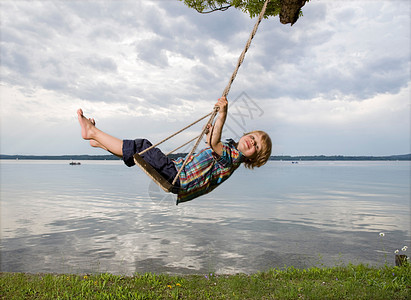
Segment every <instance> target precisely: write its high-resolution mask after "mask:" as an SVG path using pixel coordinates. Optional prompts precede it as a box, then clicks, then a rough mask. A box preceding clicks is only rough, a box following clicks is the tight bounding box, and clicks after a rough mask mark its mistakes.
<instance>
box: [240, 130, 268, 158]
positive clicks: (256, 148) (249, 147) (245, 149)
mask: <svg viewBox="0 0 411 300" xmlns="http://www.w3.org/2000/svg"><path fill="white" fill-rule="evenodd" d="M261 138H262V135H261V134H260V133H258V132H253V133H250V134H246V135H244V136H242V137H241V138H240V140H239V141H238V145H237V149H238V150H239V151H240V152H241V153H242V154H243V155H244V156H245V157H247V158H249V159H253V158H254V157H255V156H256V155H257V153H258V152H260V151H261V147H262V144H261Z"/></svg>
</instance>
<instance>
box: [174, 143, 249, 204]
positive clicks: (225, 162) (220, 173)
mask: <svg viewBox="0 0 411 300" xmlns="http://www.w3.org/2000/svg"><path fill="white" fill-rule="evenodd" d="M222 144H223V153H222V155H221V156H219V155H217V154H216V153H215V152H214V151H213V150H212V149H211V148H210V147H207V148H205V149H203V150H201V151H200V152H198V153H196V154H194V155H192V156H191V157H190V158H189V160H188V162H187V164H186V165H185V167H184V169H183V170H182V171H181V173H180V177H179V179H180V185H181V191H180V192H179V193H178V197H177V204H178V203H181V202H185V201H189V200H192V199H194V198H196V197H199V196H201V195H204V194H207V193H209V192H211V191H212V190H214V189H215V188H216V187H217V186H218V185H220V184H221V183H223V182H224V181H225V180H227V179H228V178H229V177H230V176H231V174H233V172H234V171H235V170H236V169H237V168H238V167H239V166H240V164H241V163H242V162H243V157H244V156H243V154H242V153H241V152H240V151H238V150H237V149H236V148H235V147H234V145H233V143H222ZM173 162H174V164H175V166H176V168H177V170H179V169H180V167H181V166H182V165H183V163H184V159H183V158H179V159H177V160H174V161H173Z"/></svg>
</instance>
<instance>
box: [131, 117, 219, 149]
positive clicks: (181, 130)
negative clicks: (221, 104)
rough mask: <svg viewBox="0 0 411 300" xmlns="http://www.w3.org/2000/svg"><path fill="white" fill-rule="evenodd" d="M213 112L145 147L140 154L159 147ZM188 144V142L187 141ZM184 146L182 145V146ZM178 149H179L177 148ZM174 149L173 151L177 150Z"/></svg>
mask: <svg viewBox="0 0 411 300" xmlns="http://www.w3.org/2000/svg"><path fill="white" fill-rule="evenodd" d="M211 114H212V113H208V114H206V115H205V116H204V117H201V118H200V119H198V120H197V121H194V122H193V123H191V124H190V125H187V126H186V127H184V128H183V129H180V130H179V131H177V132H176V133H173V134H172V135H170V136H169V137H166V138H165V139H164V140H162V141H160V142H158V143H157V144H155V145H152V146H150V147H148V148H146V149H144V150H143V151H141V152H140V153H139V154H138V155H142V154H143V153H146V152H147V151H148V150H150V149H153V148H154V147H157V146H158V145H160V144H162V143H164V142H165V141H167V140H169V139H171V138H172V137H173V136H176V135H177V134H179V133H180V132H183V131H184V130H186V129H187V128H190V127H191V126H193V125H194V124H197V123H198V122H200V121H202V120H204V119H205V118H207V117H208V116H209V115H211ZM187 144H188V143H187ZM185 145H186V144H184V145H183V146H185ZM181 147H182V146H181ZM175 150H177V149H175ZM175 150H173V151H175Z"/></svg>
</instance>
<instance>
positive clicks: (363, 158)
mask: <svg viewBox="0 0 411 300" xmlns="http://www.w3.org/2000/svg"><path fill="white" fill-rule="evenodd" d="M186 155H187V153H177V154H173V155H170V158H171V159H175V158H178V157H182V156H183V157H184V156H186ZM0 160H70V161H71V160H121V159H120V158H118V157H116V156H114V155H68V154H65V155H6V154H0ZM270 161H411V154H402V155H387V156H344V155H309V156H289V155H278V156H271V157H270Z"/></svg>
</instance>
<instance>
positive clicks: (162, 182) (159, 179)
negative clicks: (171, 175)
mask: <svg viewBox="0 0 411 300" xmlns="http://www.w3.org/2000/svg"><path fill="white" fill-rule="evenodd" d="M133 158H134V162H135V164H136V165H137V166H139V167H140V168H141V169H142V170H143V171H144V173H146V174H147V176H149V177H150V178H151V180H153V181H154V182H155V183H156V184H157V185H158V186H159V187H161V188H162V189H163V190H164V191H165V192H166V193H173V194H178V191H179V189H180V188H179V187H176V186H174V185H172V184H171V183H170V182H168V181H167V180H166V179H165V178H164V177H163V176H162V175H160V173H158V172H157V171H156V169H154V168H153V167H152V166H151V165H150V164H149V163H147V162H146V161H145V160H144V159H143V158H142V157H141V156H140V155H139V154H137V153H136V154H134V156H133Z"/></svg>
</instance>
